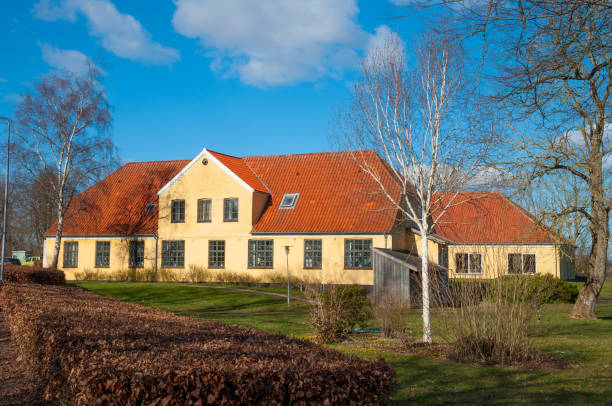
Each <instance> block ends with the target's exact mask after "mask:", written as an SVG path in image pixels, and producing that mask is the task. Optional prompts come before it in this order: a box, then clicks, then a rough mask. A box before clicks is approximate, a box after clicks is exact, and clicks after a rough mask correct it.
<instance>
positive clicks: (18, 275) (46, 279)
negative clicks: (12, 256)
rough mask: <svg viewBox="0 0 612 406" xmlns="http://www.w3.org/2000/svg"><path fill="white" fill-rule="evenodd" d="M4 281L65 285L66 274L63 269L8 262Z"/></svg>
mask: <svg viewBox="0 0 612 406" xmlns="http://www.w3.org/2000/svg"><path fill="white" fill-rule="evenodd" d="M4 281H5V282H14V283H39V284H43V285H65V284H66V275H65V274H64V272H63V271H57V270H52V269H45V268H42V267H37V266H36V265H35V266H25V265H12V264H6V265H5V269H4Z"/></svg>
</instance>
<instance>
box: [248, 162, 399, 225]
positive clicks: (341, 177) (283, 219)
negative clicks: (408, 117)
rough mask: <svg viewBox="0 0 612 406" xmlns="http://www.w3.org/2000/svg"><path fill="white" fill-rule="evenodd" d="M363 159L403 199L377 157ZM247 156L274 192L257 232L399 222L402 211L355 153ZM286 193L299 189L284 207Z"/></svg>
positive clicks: (255, 170) (256, 171)
mask: <svg viewBox="0 0 612 406" xmlns="http://www.w3.org/2000/svg"><path fill="white" fill-rule="evenodd" d="M363 157H364V158H365V160H366V162H368V164H369V165H370V166H371V167H373V168H374V169H375V170H376V171H377V173H379V174H380V175H381V176H382V179H383V182H384V183H385V184H386V185H387V187H388V189H389V190H390V192H391V194H392V195H393V196H394V198H395V199H397V198H399V194H400V190H399V188H398V187H397V185H396V184H395V183H394V182H392V181H391V175H390V173H389V171H388V169H387V167H386V165H385V164H384V163H383V161H382V160H381V159H380V158H379V157H378V155H376V153H374V152H373V151H363ZM244 160H245V162H246V163H247V164H248V165H249V167H250V168H251V169H252V170H253V171H254V172H255V173H256V174H257V176H258V177H259V178H260V179H261V180H262V181H263V183H264V184H265V185H266V186H267V187H268V188H269V189H270V191H271V192H272V195H271V198H270V201H269V205H268V207H267V209H266V210H265V211H264V213H263V215H262V216H261V218H260V219H259V221H258V222H257V224H255V226H253V229H252V232H253V233H384V232H390V231H391V228H392V227H393V225H394V222H395V218H396V214H397V210H396V209H395V208H393V206H392V204H391V203H390V201H389V200H388V198H387V197H385V196H384V195H383V194H382V193H381V189H380V187H379V186H378V185H377V184H376V183H375V182H374V181H373V179H372V177H371V176H370V175H369V174H366V173H365V172H364V171H363V170H362V169H360V167H359V164H358V163H357V161H356V159H354V153H352V152H329V153H318V154H298V155H277V156H256V157H246V158H244ZM285 193H299V197H298V200H297V203H296V205H295V208H293V209H281V208H279V205H280V202H281V200H282V198H283V195H284V194H285Z"/></svg>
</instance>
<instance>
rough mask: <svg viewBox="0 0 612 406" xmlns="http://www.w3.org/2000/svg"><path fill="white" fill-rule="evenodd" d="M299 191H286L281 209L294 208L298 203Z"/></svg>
mask: <svg viewBox="0 0 612 406" xmlns="http://www.w3.org/2000/svg"><path fill="white" fill-rule="evenodd" d="M299 195H300V194H299V193H285V194H284V195H283V198H282V199H281V203H280V207H279V208H281V209H293V208H294V207H295V204H296V203H297V199H298V196H299Z"/></svg>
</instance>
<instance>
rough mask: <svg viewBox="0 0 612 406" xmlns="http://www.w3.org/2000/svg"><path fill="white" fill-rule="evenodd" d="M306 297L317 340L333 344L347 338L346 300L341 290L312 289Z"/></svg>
mask: <svg viewBox="0 0 612 406" xmlns="http://www.w3.org/2000/svg"><path fill="white" fill-rule="evenodd" d="M305 296H306V298H307V300H308V303H309V304H310V310H309V316H310V325H311V327H312V328H313V329H314V331H315V334H316V336H317V340H318V341H319V342H321V343H333V342H335V341H337V340H338V339H342V338H344V337H346V335H347V334H348V332H349V326H348V323H347V321H346V306H345V301H346V299H345V297H344V296H343V295H342V294H341V291H340V288H338V287H336V286H331V287H329V288H328V289H327V290H326V291H323V290H322V289H321V288H320V287H310V288H308V289H306V291H305Z"/></svg>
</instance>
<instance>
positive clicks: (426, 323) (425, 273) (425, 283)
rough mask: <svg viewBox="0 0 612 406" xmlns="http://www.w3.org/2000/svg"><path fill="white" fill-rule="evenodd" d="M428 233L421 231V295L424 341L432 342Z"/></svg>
mask: <svg viewBox="0 0 612 406" xmlns="http://www.w3.org/2000/svg"><path fill="white" fill-rule="evenodd" d="M427 242H428V238H427V233H424V232H422V231H421V282H422V283H421V285H422V286H421V288H422V289H421V297H422V298H423V342H425V343H429V344H431V342H432V340H431V322H430V320H429V258H428V255H429V253H428V244H427Z"/></svg>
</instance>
